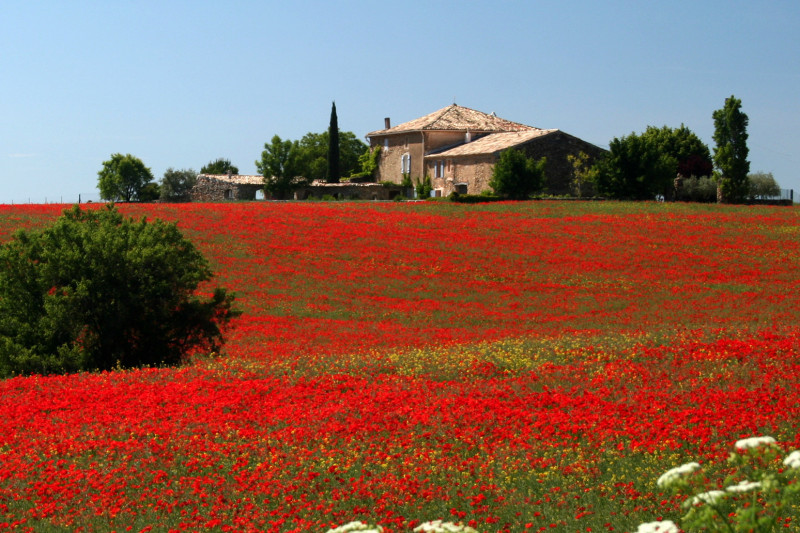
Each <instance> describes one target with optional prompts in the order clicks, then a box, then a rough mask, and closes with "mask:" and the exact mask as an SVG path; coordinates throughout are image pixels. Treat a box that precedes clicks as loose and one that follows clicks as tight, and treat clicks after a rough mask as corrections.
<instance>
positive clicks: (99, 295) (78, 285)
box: [0, 206, 235, 377]
mask: <svg viewBox="0 0 800 533" xmlns="http://www.w3.org/2000/svg"><path fill="white" fill-rule="evenodd" d="M210 279H211V271H210V270H209V266H208V263H207V262H206V260H205V259H204V258H203V256H202V254H201V253H200V252H199V251H198V250H197V249H196V248H195V247H194V245H193V244H192V243H191V242H190V241H188V240H187V239H185V238H184V237H183V236H182V235H181V233H180V231H179V230H178V228H177V226H176V225H175V224H169V223H165V222H162V221H160V220H155V221H151V222H148V221H146V220H145V219H144V218H143V219H141V220H139V221H134V220H132V219H129V218H124V217H123V216H122V215H121V214H120V213H119V212H118V211H117V209H116V208H115V207H113V206H108V207H106V208H104V209H100V210H93V211H87V210H81V209H80V208H79V207H78V206H75V207H73V208H72V209H70V210H66V211H64V214H63V215H62V216H61V217H60V218H59V219H58V220H57V221H56V222H55V223H54V224H53V225H52V226H51V227H49V228H47V229H44V230H42V231H18V232H17V233H16V234H15V235H14V238H13V239H12V240H11V241H9V242H7V243H5V244H3V245H2V246H0V377H8V376H11V375H15V374H31V373H41V374H48V373H61V372H70V371H78V370H94V369H98V370H106V369H111V368H115V367H135V366H141V365H171V364H176V363H179V362H181V360H182V359H183V358H184V357H185V356H186V355H187V354H188V353H190V352H192V351H193V350H205V351H214V350H217V349H218V348H219V346H220V344H221V342H222V335H221V331H220V328H221V326H222V325H223V324H224V323H226V322H227V321H228V320H229V319H230V318H231V317H232V316H233V315H234V314H235V312H234V311H233V310H232V309H231V304H232V301H233V296H231V295H228V294H226V292H225V290H224V289H221V288H217V289H215V290H214V291H213V295H212V296H211V297H210V298H202V297H199V296H198V295H196V293H195V291H196V289H197V288H198V285H199V284H200V283H202V282H205V281H208V280H210Z"/></svg>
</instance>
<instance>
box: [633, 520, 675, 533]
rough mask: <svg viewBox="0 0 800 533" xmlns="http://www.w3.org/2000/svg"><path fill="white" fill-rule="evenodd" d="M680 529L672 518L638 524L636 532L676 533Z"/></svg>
mask: <svg viewBox="0 0 800 533" xmlns="http://www.w3.org/2000/svg"><path fill="white" fill-rule="evenodd" d="M679 531H680V529H679V528H678V526H677V525H675V522H673V521H672V520H664V521H661V522H647V523H644V524H639V529H637V530H636V533H678V532H679Z"/></svg>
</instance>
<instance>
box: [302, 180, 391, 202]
mask: <svg viewBox="0 0 800 533" xmlns="http://www.w3.org/2000/svg"><path fill="white" fill-rule="evenodd" d="M402 194H403V188H402V187H401V186H400V185H384V184H382V183H351V182H342V183H325V182H321V181H314V182H313V183H311V185H307V186H305V187H302V188H300V189H297V190H296V191H295V194H294V198H295V200H308V199H309V198H311V197H314V198H322V197H323V196H332V197H334V198H336V199H337V200H394V199H395V198H397V197H398V196H402Z"/></svg>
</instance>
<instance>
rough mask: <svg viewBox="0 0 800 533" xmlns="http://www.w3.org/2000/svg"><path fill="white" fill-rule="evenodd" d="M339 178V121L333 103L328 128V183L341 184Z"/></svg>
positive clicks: (334, 103)
mask: <svg viewBox="0 0 800 533" xmlns="http://www.w3.org/2000/svg"><path fill="white" fill-rule="evenodd" d="M339 178H341V176H340V171H339V120H338V118H337V117H336V102H333V106H332V107H331V124H330V127H329V128H328V183H339Z"/></svg>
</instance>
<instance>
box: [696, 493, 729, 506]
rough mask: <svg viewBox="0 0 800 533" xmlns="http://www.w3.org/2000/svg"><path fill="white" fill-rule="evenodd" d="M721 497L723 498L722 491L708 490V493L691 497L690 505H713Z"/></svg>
mask: <svg viewBox="0 0 800 533" xmlns="http://www.w3.org/2000/svg"><path fill="white" fill-rule="evenodd" d="M723 496H725V491H724V490H710V491H708V492H701V493H700V494H698V495H696V496H693V497H692V500H691V502H692V503H691V504H692V505H697V504H700V503H707V504H709V505H713V504H715V503H716V502H717V500H719V499H720V498H721V497H723Z"/></svg>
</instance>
